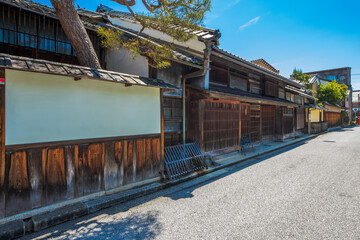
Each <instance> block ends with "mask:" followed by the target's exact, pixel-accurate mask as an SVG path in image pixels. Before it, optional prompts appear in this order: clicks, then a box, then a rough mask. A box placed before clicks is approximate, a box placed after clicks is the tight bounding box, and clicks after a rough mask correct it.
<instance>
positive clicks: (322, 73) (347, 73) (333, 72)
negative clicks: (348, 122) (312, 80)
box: [306, 67, 353, 119]
mask: <svg viewBox="0 0 360 240" xmlns="http://www.w3.org/2000/svg"><path fill="white" fill-rule="evenodd" d="M306 74H309V75H312V76H315V75H316V76H317V77H318V78H319V79H320V80H322V81H324V82H325V81H334V80H336V81H337V82H338V83H341V84H345V85H346V86H347V87H348V89H349V96H348V97H347V98H346V99H345V102H344V103H343V105H342V107H345V108H346V109H347V110H346V111H347V112H348V114H349V117H350V119H352V115H353V111H352V108H353V106H352V93H353V90H352V85H351V68H350V67H344V68H334V69H328V70H319V71H313V72H307V73H306Z"/></svg>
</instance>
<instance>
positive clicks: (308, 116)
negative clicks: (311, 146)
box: [307, 108, 311, 135]
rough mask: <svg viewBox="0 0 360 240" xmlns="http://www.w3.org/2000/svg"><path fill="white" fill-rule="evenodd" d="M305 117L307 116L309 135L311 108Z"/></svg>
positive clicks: (309, 132)
mask: <svg viewBox="0 0 360 240" xmlns="http://www.w3.org/2000/svg"><path fill="white" fill-rule="evenodd" d="M307 118H308V134H309V135H310V134H311V110H310V108H309V110H308V115H307Z"/></svg>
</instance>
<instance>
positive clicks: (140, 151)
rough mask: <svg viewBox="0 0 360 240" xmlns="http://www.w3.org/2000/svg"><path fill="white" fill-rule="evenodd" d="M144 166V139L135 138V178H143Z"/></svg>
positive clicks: (139, 179) (138, 179)
mask: <svg viewBox="0 0 360 240" xmlns="http://www.w3.org/2000/svg"><path fill="white" fill-rule="evenodd" d="M144 168H145V143H144V140H143V139H141V140H136V180H137V181H141V180H143V179H144V170H145V169H144Z"/></svg>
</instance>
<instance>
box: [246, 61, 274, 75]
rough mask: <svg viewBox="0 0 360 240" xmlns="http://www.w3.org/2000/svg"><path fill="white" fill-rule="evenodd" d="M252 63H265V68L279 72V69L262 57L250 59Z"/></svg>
mask: <svg viewBox="0 0 360 240" xmlns="http://www.w3.org/2000/svg"><path fill="white" fill-rule="evenodd" d="M251 62H252V63H255V64H256V65H259V66H260V67H261V64H263V65H265V66H266V68H268V69H269V70H270V71H273V72H274V73H279V72H280V71H279V70H277V69H276V68H274V67H273V66H272V65H271V64H270V63H268V62H267V61H265V60H264V59H262V58H260V59H256V60H252V61H251Z"/></svg>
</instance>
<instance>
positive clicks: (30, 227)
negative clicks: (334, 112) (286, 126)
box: [0, 128, 337, 240]
mask: <svg viewBox="0 0 360 240" xmlns="http://www.w3.org/2000/svg"><path fill="white" fill-rule="evenodd" d="M334 130H337V128H336V129H334ZM330 131H332V130H330ZM326 133H327V132H324V133H320V134H315V135H310V136H308V137H305V138H301V139H298V140H296V141H292V142H289V143H288V144H285V145H282V146H278V147H275V148H272V149H269V150H267V151H263V152H260V153H257V154H253V155H249V156H248V157H245V158H241V159H239V160H234V161H232V162H231V163H227V164H223V165H219V166H216V167H212V168H209V169H206V170H203V171H200V172H195V173H192V174H189V175H186V176H184V177H182V178H180V179H177V180H173V181H169V182H166V183H152V184H148V185H144V186H140V187H137V188H134V189H129V190H126V191H123V192H118V193H114V194H111V195H105V196H101V197H96V198H94V199H89V200H84V201H81V202H78V203H74V204H70V205H66V206H63V207H59V208H58V209H55V210H53V211H49V212H45V213H41V214H37V215H34V216H32V217H31V218H28V219H23V220H16V221H12V222H8V223H4V224H1V225H0V240H1V239H13V238H18V237H22V236H24V235H25V234H28V233H32V232H37V231H40V230H43V229H45V228H48V227H51V226H54V225H57V224H60V223H64V222H67V221H70V220H73V219H76V218H79V217H82V216H85V215H88V214H91V213H95V212H97V211H100V210H102V209H106V208H109V207H112V206H114V205H117V204H121V203H124V202H127V201H130V200H134V199H136V198H139V197H142V196H145V195H149V194H152V193H155V192H158V191H160V190H162V189H165V188H169V187H172V186H175V185H179V184H181V183H184V182H188V183H187V184H185V185H184V186H182V187H181V186H180V188H182V189H184V188H189V187H192V186H195V185H198V184H201V183H203V182H206V181H209V180H212V179H215V178H218V177H220V176H221V175H224V174H226V173H228V171H226V170H225V168H227V167H229V166H233V165H236V164H239V163H241V162H244V161H247V160H249V159H251V158H254V157H257V156H261V155H265V154H268V153H271V152H274V151H277V150H280V149H282V148H285V147H288V146H291V145H294V144H297V143H300V142H303V141H307V140H309V139H312V138H315V137H317V136H319V135H322V134H326ZM195 178H199V179H197V180H195V182H194V181H190V180H193V179H195Z"/></svg>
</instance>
